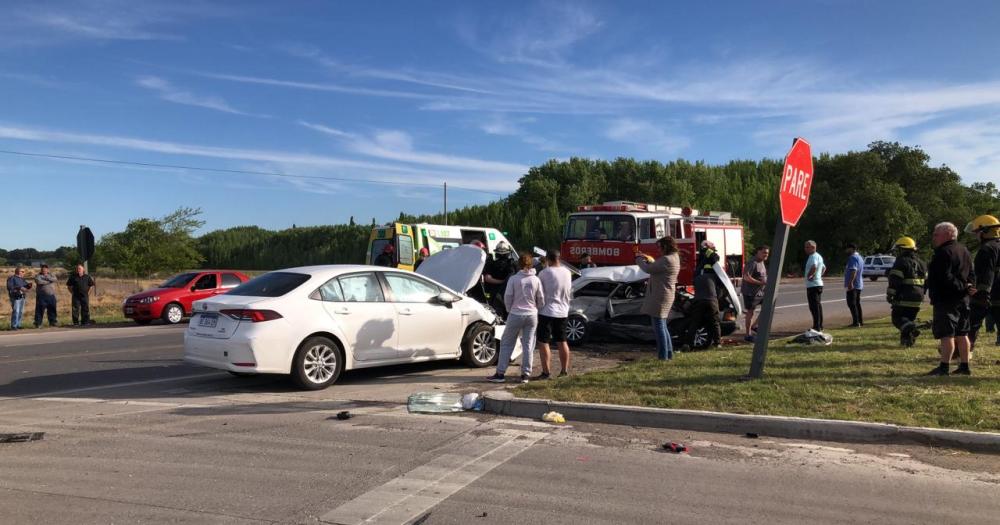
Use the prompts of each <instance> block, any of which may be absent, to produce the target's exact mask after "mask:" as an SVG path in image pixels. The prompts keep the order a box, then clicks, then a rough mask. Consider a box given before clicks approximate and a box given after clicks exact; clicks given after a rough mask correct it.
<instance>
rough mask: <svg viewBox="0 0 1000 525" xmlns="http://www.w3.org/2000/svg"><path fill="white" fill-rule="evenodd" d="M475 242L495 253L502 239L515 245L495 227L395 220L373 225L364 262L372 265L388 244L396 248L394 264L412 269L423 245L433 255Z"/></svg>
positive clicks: (488, 251)
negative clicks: (404, 222) (412, 222)
mask: <svg viewBox="0 0 1000 525" xmlns="http://www.w3.org/2000/svg"><path fill="white" fill-rule="evenodd" d="M476 241H479V242H481V243H482V244H483V245H484V246H486V252H487V253H494V251H495V250H496V247H497V245H499V244H500V243H501V242H506V243H507V244H508V245H509V246H511V249H513V245H512V244H511V243H510V241H508V240H507V237H506V236H505V235H504V234H503V232H501V231H500V230H497V229H496V228H485V227H481V226H448V225H443V224H426V223H420V224H403V223H400V222H393V223H391V224H387V225H384V226H375V227H374V228H372V231H371V235H370V236H369V237H368V253H367V254H366V255H365V264H373V263H374V262H375V258H376V257H378V256H379V254H381V253H382V251H383V250H384V249H385V246H386V245H387V244H392V245H393V246H394V247H395V248H396V252H395V254H394V256H393V262H394V263H395V264H394V265H393V267H395V268H400V269H403V270H413V265H414V264H415V263H416V262H417V254H419V253H420V249H421V248H427V250H428V251H429V252H430V255H434V254H435V253H438V252H440V251H442V250H449V249H452V248H455V247H458V246H461V245H463V244H471V243H473V242H476Z"/></svg>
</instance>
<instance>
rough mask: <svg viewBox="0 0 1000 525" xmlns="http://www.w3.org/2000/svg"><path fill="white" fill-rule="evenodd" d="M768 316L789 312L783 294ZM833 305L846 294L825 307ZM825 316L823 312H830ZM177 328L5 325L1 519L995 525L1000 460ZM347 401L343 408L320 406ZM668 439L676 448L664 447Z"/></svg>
mask: <svg viewBox="0 0 1000 525" xmlns="http://www.w3.org/2000/svg"><path fill="white" fill-rule="evenodd" d="M787 293H788V296H787V297H784V296H783V297H782V298H781V299H782V300H783V301H784V302H783V303H781V304H782V306H788V308H784V309H783V310H781V311H782V312H785V311H791V310H794V309H796V308H797V307H794V306H793V305H795V304H798V303H796V302H794V301H795V299H794V297H795V291H794V290H789V291H787ZM840 305H841V307H842V305H843V302H841V303H840ZM836 308H837V305H836V303H831V308H830V310H831V314H832V315H836V314H834V312H833V310H835V309H836ZM182 331H183V327H166V326H150V327H124V328H105V329H88V330H78V331H72V330H67V331H47V332H41V333H38V332H35V333H31V332H29V333H23V334H13V335H3V336H0V432H20V431H43V432H46V435H45V439H44V440H42V441H38V442H32V443H20V444H4V445H0V465H2V472H3V475H2V476H0V516H4V518H3V523H5V524H6V523H12V524H19V523H52V524H58V523H67V524H69V523H72V524H81V523H111V522H117V523H134V522H151V523H320V522H322V523H361V522H362V521H363V520H367V521H364V522H366V523H410V522H414V520H416V521H419V520H420V519H424V521H423V522H422V523H426V524H432V523H454V524H468V523H513V522H520V523H547V524H548V523H557V524H558V523H567V524H579V523H746V522H761V523H764V522H766V523H803V522H823V523H854V522H865V523H868V522H881V523H919V522H926V523H931V522H933V523H942V522H944V523H947V522H959V521H960V522H963V523H993V522H995V518H996V516H998V515H1000V497H998V496H1000V457H998V456H983V455H971V454H964V453H954V452H949V451H942V450H939V449H929V448H924V447H873V446H866V447H857V446H850V447H847V448H844V447H841V446H838V445H833V444H829V443H804V442H793V441H787V440H765V439H759V440H749V439H744V438H741V437H736V436H728V435H715V434H694V433H687V432H671V431H664V430H648V429H630V428H622V427H609V426H599V425H579V424H578V425H572V422H571V425H570V426H562V427H553V426H548V425H544V424H541V423H535V422H531V421H523V420H513V419H504V418H492V417H487V416H483V415H479V416H469V415H458V416H455V415H417V414H408V413H407V412H406V410H405V407H404V405H403V403H404V402H405V399H406V396H407V395H408V394H410V393H412V392H414V391H471V390H480V389H482V388H484V387H485V384H484V383H482V382H481V380H480V378H481V377H482V375H483V372H482V371H481V370H469V369H467V368H464V367H462V366H460V365H458V364H457V363H431V364H422V365H416V366H409V367H390V368H386V369H378V370H368V371H359V372H354V373H348V374H346V375H345V376H344V377H343V382H342V383H339V384H338V385H336V386H335V387H333V388H330V389H328V390H325V391H322V392H299V391H296V390H294V389H293V388H292V387H291V386H290V384H289V383H288V382H287V381H284V380H281V379H280V378H273V377H253V378H235V377H232V376H230V375H228V374H225V373H218V372H215V371H211V370H206V369H200V368H195V367H191V366H187V365H185V364H183V363H182V362H181V361H180V356H181V349H180V345H179V344H180V341H181V336H182ZM341 410H350V411H351V412H352V413H353V414H354V415H355V417H354V418H353V419H351V420H348V421H337V420H336V419H331V417H332V416H333V415H334V414H336V413H337V412H339V411H341ZM663 441H683V442H684V443H686V444H688V445H689V446H691V449H692V450H691V453H690V454H686V455H673V454H668V453H665V452H663V451H662V450H660V449H659V445H660V444H661V443H662V442H663Z"/></svg>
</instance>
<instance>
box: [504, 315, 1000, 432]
mask: <svg viewBox="0 0 1000 525" xmlns="http://www.w3.org/2000/svg"><path fill="white" fill-rule="evenodd" d="M924 313H925V316H926V315H928V314H929V312H927V311H925V312H924ZM923 332H924V335H922V336H921V338H920V341H919V342H918V343H917V345H916V346H914V347H913V348H901V347H900V346H899V335H898V332H897V331H896V329H895V328H893V326H892V324H891V323H889V321H888V320H879V321H875V322H872V323H870V324H869V325H867V326H865V327H864V328H861V329H851V328H845V329H839V330H830V331H829V333H830V334H831V335H833V338H834V342H833V344H832V345H830V346H820V347H810V346H800V345H793V344H790V343H789V342H788V341H776V342H774V343H772V345H771V348H770V350H769V351H768V363H767V368H766V370H765V377H764V379H762V380H758V381H752V382H740V381H738V378H740V377H741V376H743V375H745V374H746V373H747V371H748V370H749V367H750V354H751V352H752V347H751V346H749V345H740V346H735V347H727V348H724V349H720V350H709V351H704V352H693V353H686V354H683V355H680V356H679V357H678V358H676V359H674V360H673V361H670V362H663V361H658V360H656V359H654V358H651V357H650V358H643V359H641V360H638V361H635V362H631V363H624V364H621V365H619V366H618V367H617V368H615V369H611V370H605V371H597V372H591V373H586V374H581V375H578V376H570V377H567V378H562V379H559V380H551V381H540V382H533V383H530V384H527V385H524V386H521V387H518V388H517V389H516V390H515V395H518V396H520V397H529V398H543V399H552V400H556V401H575V402H586V403H610V404H617V405H638V406H645V407H657V408H683V409H693V410H712V411H720V412H733V413H740V414H767V415H779V416H798V417H815V418H823V419H849V420H860V421H874V422H880V423H895V424H900V425H916V426H926V427H938V428H956V429H964V430H976V431H988V432H998V431H1000V348H998V347H997V346H994V344H993V342H994V341H995V340H996V336H995V334H985V333H983V332H981V333H980V347H979V349H977V351H976V355H975V356H974V357H973V362H972V373H973V376H972V377H961V376H950V377H944V378H941V377H926V376H924V374H925V373H927V372H928V371H930V369H931V368H933V367H934V366H936V365H937V363H938V357H937V355H938V352H937V347H936V342H935V341H934V340H933V339H932V338H931V337H930V333H929V332H930V331H929V330H924V331H923Z"/></svg>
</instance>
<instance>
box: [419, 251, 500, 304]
mask: <svg viewBox="0 0 1000 525" xmlns="http://www.w3.org/2000/svg"><path fill="white" fill-rule="evenodd" d="M484 266H486V252H484V251H483V250H482V249H481V248H477V247H475V246H470V245H468V244H463V245H462V246H459V247H457V248H452V249H451V250H444V251H440V252H438V253H435V254H434V255H431V256H430V257H428V258H426V259H424V262H423V263H421V264H420V268H417V273H419V274H420V275H423V276H424V277H429V278H431V279H434V280H435V281H437V282H439V283H441V284H443V285H445V286H447V287H448V288H451V289H452V290H453V291H456V292H459V293H462V294H464V293H465V292H467V291H469V290H470V289H471V288H472V287H473V286H475V285H476V283H477V282H479V277H480V276H481V275H482V274H483V267H484Z"/></svg>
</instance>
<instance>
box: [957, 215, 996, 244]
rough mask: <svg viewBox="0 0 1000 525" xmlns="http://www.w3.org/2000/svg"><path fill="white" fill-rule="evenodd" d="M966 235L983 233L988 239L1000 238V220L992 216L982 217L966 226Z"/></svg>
mask: <svg viewBox="0 0 1000 525" xmlns="http://www.w3.org/2000/svg"><path fill="white" fill-rule="evenodd" d="M965 233H982V234H983V235H984V236H985V237H986V238H987V239H996V238H1000V220H997V218H996V217H994V216H992V215H980V216H979V217H976V218H975V219H973V220H972V222H970V223H969V224H966V225H965Z"/></svg>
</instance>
